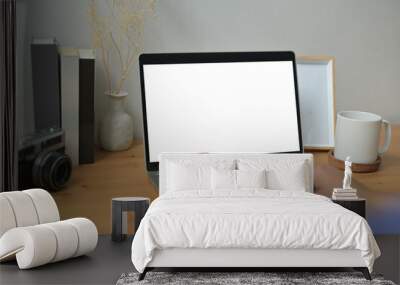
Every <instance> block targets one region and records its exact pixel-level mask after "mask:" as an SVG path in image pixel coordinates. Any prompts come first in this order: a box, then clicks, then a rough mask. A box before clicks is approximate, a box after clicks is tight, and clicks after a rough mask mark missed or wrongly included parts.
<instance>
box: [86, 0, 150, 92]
mask: <svg viewBox="0 0 400 285" xmlns="http://www.w3.org/2000/svg"><path fill="white" fill-rule="evenodd" d="M104 1H105V2H106V4H105V5H104V7H106V8H107V9H106V10H107V12H106V15H99V14H98V11H97V4H98V3H99V2H100V1H95V0H91V1H90V2H89V11H88V15H89V18H90V23H91V26H92V31H93V46H94V47H95V48H98V49H100V50H101V62H102V65H103V67H104V71H105V74H106V80H107V85H108V86H107V87H108V88H109V91H110V92H113V93H119V92H121V91H122V88H123V86H124V83H125V81H126V79H127V78H128V76H129V74H130V71H131V70H132V67H133V63H134V62H135V60H136V58H137V56H138V54H139V52H140V50H141V45H142V39H143V28H144V21H145V16H146V15H153V14H154V9H155V0H112V1H109V0H104ZM117 39H118V40H117ZM110 53H111V54H112V53H115V54H116V56H117V57H118V63H116V64H118V65H119V67H120V68H119V75H118V76H114V78H115V80H116V82H115V85H113V78H112V77H111V72H112V70H111V64H112V57H110ZM114 88H115V89H114Z"/></svg>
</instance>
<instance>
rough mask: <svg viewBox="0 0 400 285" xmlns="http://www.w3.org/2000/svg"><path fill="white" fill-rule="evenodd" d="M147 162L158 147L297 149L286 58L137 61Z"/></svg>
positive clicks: (166, 149) (290, 66)
mask: <svg viewBox="0 0 400 285" xmlns="http://www.w3.org/2000/svg"><path fill="white" fill-rule="evenodd" d="M143 74H144V86H145V96H146V113H147V114H146V116H147V132H148V148H149V160H150V162H157V161H158V155H159V154H160V153H161V152H262V153H274V152H291V151H300V142H299V128H298V121H297V110H296V96H295V81H294V72H293V63H292V62H291V61H265V62H223V63H184V64H145V65H143Z"/></svg>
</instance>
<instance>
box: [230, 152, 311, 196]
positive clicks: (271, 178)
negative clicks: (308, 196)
mask: <svg viewBox="0 0 400 285" xmlns="http://www.w3.org/2000/svg"><path fill="white" fill-rule="evenodd" d="M238 168H239V170H254V169H259V170H262V169H265V170H266V171H267V188H268V189H273V190H293V191H306V190H307V188H308V185H309V181H308V177H309V174H310V170H309V169H308V165H307V163H306V161H305V160H303V159H302V160H295V159H282V158H276V159H273V158H270V159H240V160H238Z"/></svg>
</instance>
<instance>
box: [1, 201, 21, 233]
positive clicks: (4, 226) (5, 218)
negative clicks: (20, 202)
mask: <svg viewBox="0 0 400 285" xmlns="http://www.w3.org/2000/svg"><path fill="white" fill-rule="evenodd" d="M16 226H17V223H16V221H15V216H14V211H13V209H12V208H11V205H10V202H9V201H8V199H7V198H6V197H4V196H3V195H2V193H1V194H0V237H1V236H2V235H3V234H4V233H5V232H6V231H8V230H9V229H12V228H15V227H16Z"/></svg>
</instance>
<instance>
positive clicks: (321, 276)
mask: <svg viewBox="0 0 400 285" xmlns="http://www.w3.org/2000/svg"><path fill="white" fill-rule="evenodd" d="M138 276H139V274H138V273H127V274H122V275H121V277H120V278H119V279H118V281H117V285H134V284H140V285H146V284H157V285H163V284H172V285H183V284H213V285H218V284H221V285H231V284H267V285H270V284H271V285H272V284H273V285H277V284H284V285H292V284H296V285H297V284H328V285H336V284H337V285H339V284H340V285H347V284H356V285H358V284H368V285H371V284H374V285H375V284H377V285H378V284H379V285H395V283H393V282H392V281H388V280H384V279H383V277H382V276H379V275H373V276H372V277H373V280H372V281H368V280H366V279H365V278H364V276H363V275H362V274H361V273H359V272H277V273H275V272H148V273H147V274H146V278H145V279H144V280H142V281H138V280H137V279H138Z"/></svg>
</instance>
